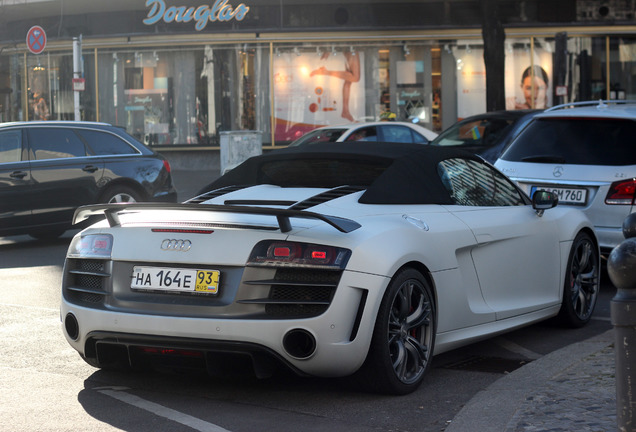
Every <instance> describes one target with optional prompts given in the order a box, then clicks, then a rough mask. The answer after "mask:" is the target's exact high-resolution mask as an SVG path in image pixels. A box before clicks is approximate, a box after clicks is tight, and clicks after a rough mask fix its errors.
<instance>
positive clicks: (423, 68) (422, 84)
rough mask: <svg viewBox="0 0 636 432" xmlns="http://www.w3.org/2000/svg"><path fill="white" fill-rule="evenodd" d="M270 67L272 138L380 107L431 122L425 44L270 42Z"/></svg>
mask: <svg viewBox="0 0 636 432" xmlns="http://www.w3.org/2000/svg"><path fill="white" fill-rule="evenodd" d="M273 68H274V72H273V86H274V113H275V114H274V123H275V140H276V143H281V144H282V143H288V142H290V141H292V140H294V139H297V138H299V137H300V136H302V135H303V134H305V133H306V132H308V131H310V130H312V129H315V128H317V127H322V126H333V125H339V124H347V123H352V122H358V121H369V120H378V119H380V117H381V116H382V114H383V113H385V112H391V113H393V114H395V117H396V119H397V120H401V121H407V120H412V119H416V120H418V121H420V122H421V123H422V125H423V126H425V127H432V126H431V125H432V110H431V105H432V84H431V74H432V70H431V69H432V62H431V47H430V44H426V45H425V44H424V43H422V42H413V43H399V44H398V43H396V44H393V45H362V44H353V45H342V44H340V45H336V44H334V45H332V44H304V45H275V47H274V59H273Z"/></svg>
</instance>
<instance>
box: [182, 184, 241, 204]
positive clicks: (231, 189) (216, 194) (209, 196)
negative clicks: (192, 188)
mask: <svg viewBox="0 0 636 432" xmlns="http://www.w3.org/2000/svg"><path fill="white" fill-rule="evenodd" d="M244 188H245V186H227V187H224V188H221V189H215V190H213V191H210V192H206V193H204V194H201V195H198V196H195V197H194V198H190V199H189V200H187V201H186V203H188V204H201V203H202V202H204V201H207V200H210V199H213V198H216V197H220V196H221V195H225V194H228V193H230V192H235V191H237V190H241V189H244Z"/></svg>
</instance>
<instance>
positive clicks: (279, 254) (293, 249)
mask: <svg viewBox="0 0 636 432" xmlns="http://www.w3.org/2000/svg"><path fill="white" fill-rule="evenodd" d="M300 253H301V252H300V248H299V247H298V245H297V244H296V243H291V242H276V243H271V244H270V245H269V247H268V248H267V259H271V260H275V261H281V262H282V261H293V260H294V259H296V258H297V257H298V255H299V254H300Z"/></svg>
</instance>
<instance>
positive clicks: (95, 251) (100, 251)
mask: <svg viewBox="0 0 636 432" xmlns="http://www.w3.org/2000/svg"><path fill="white" fill-rule="evenodd" d="M112 251H113V236H112V235H110V234H86V235H79V236H75V237H74V238H73V240H72V241H71V245H70V246H69V248H68V253H67V254H66V256H67V257H69V258H101V259H109V258H110V256H111V252H112Z"/></svg>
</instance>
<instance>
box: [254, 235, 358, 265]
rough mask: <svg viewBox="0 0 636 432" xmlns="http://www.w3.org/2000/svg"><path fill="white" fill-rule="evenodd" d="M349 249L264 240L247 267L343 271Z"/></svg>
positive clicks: (255, 249)
mask: <svg viewBox="0 0 636 432" xmlns="http://www.w3.org/2000/svg"><path fill="white" fill-rule="evenodd" d="M350 256H351V251H350V250H349V249H343V248H337V247H333V246H325V245H318V244H311V243H299V242H289V241H278V240H265V241H262V242H260V243H258V244H257V245H256V246H254V249H252V253H251V254H250V257H249V259H248V261H247V264H248V265H258V266H274V267H284V266H291V267H322V268H330V269H344V267H345V266H346V265H347V261H348V260H349V257H350Z"/></svg>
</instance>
